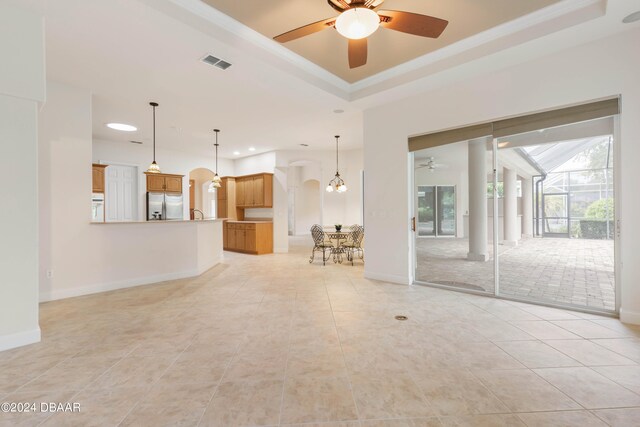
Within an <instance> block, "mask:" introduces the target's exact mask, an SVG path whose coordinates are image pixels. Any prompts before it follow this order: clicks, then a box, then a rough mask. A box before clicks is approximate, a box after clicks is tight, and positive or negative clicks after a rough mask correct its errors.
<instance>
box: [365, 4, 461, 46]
mask: <svg viewBox="0 0 640 427" xmlns="http://www.w3.org/2000/svg"><path fill="white" fill-rule="evenodd" d="M378 15H380V17H381V18H382V19H380V26H381V27H383V28H387V29H389V30H396V31H401V32H403V33H408V34H413V35H416V36H422V37H430V38H433V39H436V38H438V37H440V34H442V32H443V31H444V29H445V28H447V25H448V24H449V21H445V20H444V19H440V18H434V17H433V16H427V15H420V14H418V13H411V12H402V11H398V10H380V11H378Z"/></svg>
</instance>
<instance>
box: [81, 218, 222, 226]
mask: <svg viewBox="0 0 640 427" xmlns="http://www.w3.org/2000/svg"><path fill="white" fill-rule="evenodd" d="M225 220H226V218H205V219H194V220H191V219H172V220H168V221H167V220H163V221H119V222H116V221H113V222H91V223H90V224H91V225H116V224H176V223H177V224H186V223H200V222H217V221H225Z"/></svg>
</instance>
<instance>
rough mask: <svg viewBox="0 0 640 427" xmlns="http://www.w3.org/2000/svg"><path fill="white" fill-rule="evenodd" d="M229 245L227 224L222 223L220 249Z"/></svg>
mask: <svg viewBox="0 0 640 427" xmlns="http://www.w3.org/2000/svg"><path fill="white" fill-rule="evenodd" d="M228 247H229V225H228V224H227V223H224V224H222V249H227V248H228Z"/></svg>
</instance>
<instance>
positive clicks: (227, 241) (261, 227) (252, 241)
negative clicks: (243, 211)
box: [223, 221, 273, 255]
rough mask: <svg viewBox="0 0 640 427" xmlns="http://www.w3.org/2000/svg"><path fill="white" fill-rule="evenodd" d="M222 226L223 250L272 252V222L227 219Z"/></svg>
mask: <svg viewBox="0 0 640 427" xmlns="http://www.w3.org/2000/svg"><path fill="white" fill-rule="evenodd" d="M224 228H225V232H223V235H224V234H225V233H226V238H224V237H223V242H224V249H225V250H227V251H234V252H243V253H247V254H254V255H262V254H270V253H273V223H271V222H250V221H227V222H225V225H224Z"/></svg>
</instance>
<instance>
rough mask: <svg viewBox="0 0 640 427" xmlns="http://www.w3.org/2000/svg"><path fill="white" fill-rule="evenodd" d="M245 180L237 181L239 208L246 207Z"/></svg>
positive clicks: (237, 203) (237, 202)
mask: <svg viewBox="0 0 640 427" xmlns="http://www.w3.org/2000/svg"><path fill="white" fill-rule="evenodd" d="M245 183H246V182H245V180H244V179H237V180H236V205H237V206H245V203H244V201H245Z"/></svg>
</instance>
